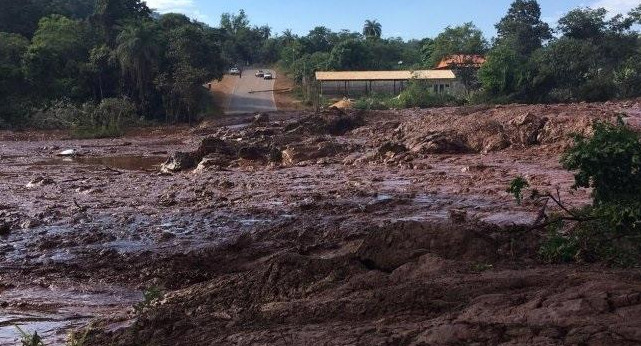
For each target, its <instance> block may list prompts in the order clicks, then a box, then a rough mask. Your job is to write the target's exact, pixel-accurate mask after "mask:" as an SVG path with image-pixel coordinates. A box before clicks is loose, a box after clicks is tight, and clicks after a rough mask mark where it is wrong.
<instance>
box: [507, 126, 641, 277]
mask: <svg viewBox="0 0 641 346" xmlns="http://www.w3.org/2000/svg"><path fill="white" fill-rule="evenodd" d="M561 163H562V164H563V166H564V167H565V168H567V169H568V170H570V171H573V172H574V173H575V184H574V186H573V188H575V189H578V188H591V189H592V198H593V201H592V204H591V205H589V206H587V207H584V208H581V209H573V208H570V207H568V206H566V205H564V204H563V203H562V201H561V198H560V196H559V194H558V191H557V194H556V196H555V195H554V194H550V193H549V192H544V193H541V192H539V191H536V190H534V191H532V194H531V197H532V199H534V200H535V201H536V200H538V201H539V202H541V204H542V205H543V206H544V208H545V206H547V205H548V204H549V201H550V200H552V201H554V204H555V205H556V206H558V207H560V209H561V213H557V214H554V215H551V216H550V217H549V219H548V220H549V221H548V222H547V223H546V225H547V226H548V230H549V236H548V239H547V240H546V241H545V242H543V244H542V246H541V249H540V254H541V256H542V257H543V259H545V260H547V261H550V262H569V261H585V262H590V261H605V262H608V263H611V264H615V265H619V266H632V265H634V266H637V265H640V264H641V142H640V138H639V134H638V133H636V132H634V131H632V130H630V129H629V128H628V127H627V126H626V125H625V124H624V123H623V121H621V120H620V119H619V122H618V123H617V124H608V123H596V124H594V134H593V136H592V137H590V138H586V137H580V136H577V137H576V139H575V143H574V145H573V146H572V147H570V148H569V149H568V150H567V151H566V152H565V154H564V155H563V158H562V160H561ZM528 186H529V184H528V182H527V181H525V180H524V179H523V178H516V179H514V181H512V184H511V186H510V188H509V189H508V191H509V192H511V193H514V195H515V197H516V198H517V201H519V202H520V199H521V196H522V193H523V189H525V188H527V187H528Z"/></svg>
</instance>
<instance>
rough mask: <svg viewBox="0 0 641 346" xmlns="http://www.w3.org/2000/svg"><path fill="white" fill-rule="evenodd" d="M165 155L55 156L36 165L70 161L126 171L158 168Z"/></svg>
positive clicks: (50, 164) (58, 163) (51, 164)
mask: <svg viewBox="0 0 641 346" xmlns="http://www.w3.org/2000/svg"><path fill="white" fill-rule="evenodd" d="M166 159H167V158H166V157H165V156H85V157H82V156H79V157H74V158H55V159H51V160H47V161H41V162H36V163H35V164H34V165H35V166H56V165H65V164H68V163H76V164H81V165H90V166H100V167H109V168H114V169H122V170H126V171H150V170H157V169H158V168H159V167H160V165H161V164H162V163H163V162H165V160H166Z"/></svg>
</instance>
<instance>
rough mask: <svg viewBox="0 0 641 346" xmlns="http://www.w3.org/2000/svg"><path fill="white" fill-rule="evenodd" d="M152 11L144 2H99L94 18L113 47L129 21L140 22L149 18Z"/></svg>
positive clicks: (119, 0) (131, 0) (109, 0)
mask: <svg viewBox="0 0 641 346" xmlns="http://www.w3.org/2000/svg"><path fill="white" fill-rule="evenodd" d="M150 15H151V10H150V9H149V7H147V4H146V3H145V2H144V1H142V0H97V1H96V10H95V12H94V14H93V16H92V22H93V23H95V24H96V25H97V26H98V28H99V29H100V31H101V32H102V36H103V37H104V39H105V40H106V42H107V43H108V44H109V45H110V46H113V45H114V44H115V43H116V38H117V36H118V33H119V31H120V28H121V27H122V26H123V25H124V24H125V22H127V21H140V20H143V19H147V18H149V17H150Z"/></svg>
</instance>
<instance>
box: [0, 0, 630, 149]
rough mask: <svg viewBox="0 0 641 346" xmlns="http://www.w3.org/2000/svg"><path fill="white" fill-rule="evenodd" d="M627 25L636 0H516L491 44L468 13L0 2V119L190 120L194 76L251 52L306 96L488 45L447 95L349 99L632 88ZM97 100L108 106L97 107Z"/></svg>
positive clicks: (368, 105) (203, 79)
mask: <svg viewBox="0 0 641 346" xmlns="http://www.w3.org/2000/svg"><path fill="white" fill-rule="evenodd" d="M635 24H637V25H636V26H635ZM638 24H641V6H640V7H637V8H636V9H635V10H633V11H631V12H630V13H629V14H627V15H617V16H614V17H611V18H610V17H609V16H608V14H607V12H606V10H604V9H590V8H578V9H575V10H572V11H570V12H569V13H567V14H565V15H564V16H563V17H562V18H561V19H560V20H559V21H558V26H557V27H556V28H554V29H553V28H551V27H550V26H549V25H548V24H547V23H545V22H543V21H542V20H541V10H540V7H539V4H538V3H537V1H535V0H516V1H514V3H513V4H512V5H511V7H510V9H509V11H508V13H507V14H506V15H505V17H503V18H502V19H501V20H500V22H499V23H497V24H496V28H497V30H498V36H497V37H496V38H494V39H492V40H491V42H492V43H491V44H490V43H489V42H490V40H488V39H487V38H485V37H483V34H482V32H481V31H480V30H479V29H478V28H477V27H476V26H475V25H474V24H473V23H464V24H461V25H454V26H450V27H447V28H445V30H444V31H443V32H442V33H440V34H439V35H437V36H436V37H434V38H430V37H426V38H423V39H420V40H419V39H414V40H408V41H406V40H403V39H401V38H399V37H387V38H386V37H384V26H383V25H382V23H379V22H378V21H376V20H372V19H368V20H367V21H365V23H364V26H363V30H362V32H352V31H348V30H342V31H339V32H335V31H332V30H330V29H329V28H326V27H323V26H319V27H316V28H313V29H312V30H310V32H309V33H308V34H307V35H305V36H299V35H296V34H294V33H292V32H291V31H290V30H286V31H284V32H282V33H272V31H271V29H270V28H269V27H268V26H260V27H258V26H252V25H251V24H250V20H249V18H248V17H247V15H246V14H245V12H244V11H240V12H239V13H224V14H222V15H221V19H220V24H219V25H218V26H217V27H210V26H208V25H206V24H204V23H201V22H198V21H196V20H192V19H190V18H188V17H186V16H184V15H182V14H175V13H169V14H163V15H159V14H157V13H154V12H153V10H152V9H150V8H149V7H148V6H147V5H146V3H145V2H144V1H142V0H98V1H97V2H94V1H89V0H56V1H54V0H44V1H35V0H25V1H3V2H0V72H1V73H0V128H7V127H32V128H34V127H35V128H39V127H44V128H49V127H51V126H53V125H54V124H55V125H56V126H58V127H66V128H70V129H73V131H74V133H76V135H77V136H80V137H84V136H96V137H103V136H118V135H120V134H121V133H122V132H123V129H124V127H125V126H126V124H125V123H124V122H123V118H122V116H123V115H126V116H127V117H131V118H135V119H138V120H143V121H144V122H165V123H173V122H192V121H194V120H196V119H198V118H200V117H202V116H204V115H206V114H208V113H210V112H211V110H212V109H214V108H215V107H213V106H212V102H213V100H212V98H211V94H210V93H208V92H207V91H206V89H205V88H203V84H205V83H207V82H209V81H211V80H214V79H219V78H221V77H222V75H223V73H224V72H225V70H226V69H227V68H229V67H230V66H234V65H237V66H240V67H242V66H245V65H247V64H259V63H260V64H267V65H277V66H279V67H280V69H281V70H283V71H285V72H286V73H287V74H288V75H289V76H290V77H291V78H292V79H293V80H294V81H295V83H296V84H297V85H298V88H297V91H296V93H297V94H298V95H299V96H300V98H301V99H302V101H304V102H306V103H307V104H312V103H313V98H314V97H315V95H316V94H317V90H316V88H315V84H314V83H313V77H314V72H316V71H318V70H393V69H410V70H413V69H430V68H434V67H435V66H436V64H438V63H439V61H441V59H443V58H445V57H448V56H450V55H453V54H470V55H473V54H479V55H485V56H486V57H487V63H485V64H484V65H483V67H482V68H481V69H480V70H479V71H477V70H476V69H470V68H468V67H466V66H465V65H464V64H462V65H461V66H454V67H455V70H456V71H457V74H458V77H459V79H460V80H461V81H462V82H463V84H464V86H465V90H466V92H465V94H464V95H459V100H451V99H450V98H445V99H442V98H439V97H436V96H434V95H430V93H429V91H428V90H424V89H421V88H422V87H421V85H419V84H418V83H413V85H411V86H410V88H408V89H407V90H406V91H405V92H403V93H402V94H401V95H400V97H398V98H391V97H389V96H383V95H373V96H368V97H366V98H364V99H363V100H359V101H357V105H358V107H359V108H365V109H377V108H402V107H431V106H438V105H443V104H451V103H507V102H531V103H534V102H546V103H547V102H573V101H602V100H609V99H614V98H628V97H635V96H638V95H641V40H640V39H639V32H638V30H635V29H637V28H638ZM116 100H117V101H116ZM104 102H107V103H108V104H109V108H110V109H111V110H112V112H109V113H108V115H107V116H108V117H113V118H109V119H104V118H103V117H104V116H105V113H104V112H102V111H101V110H100V109H102V108H103V107H106V106H103V104H104ZM61 105H64V107H62V108H61ZM131 106H133V110H134V114H133V116H130V115H131V114H130V113H131V109H132V108H131ZM79 110H82V111H81V112H79ZM64 113H69V114H64ZM80 113H82V114H84V115H82V116H80V118H77V117H76V115H77V114H80ZM85 116H86V117H88V118H89V119H84V118H83V117H85ZM49 118H50V119H49ZM74 118H75V120H74ZM129 123H132V122H129Z"/></svg>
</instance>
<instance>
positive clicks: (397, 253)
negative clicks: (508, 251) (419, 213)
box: [357, 222, 498, 272]
mask: <svg viewBox="0 0 641 346" xmlns="http://www.w3.org/2000/svg"><path fill="white" fill-rule="evenodd" d="M497 250H498V249H497V248H496V244H495V243H494V242H491V241H489V240H488V239H484V238H481V237H479V236H478V234H476V233H473V232H471V231H470V230H468V229H466V228H465V227H463V226H460V225H454V224H448V223H442V224H439V223H429V224H425V223H420V222H400V223H396V224H392V225H391V226H388V227H386V228H383V229H380V230H377V231H375V232H371V233H370V235H369V236H368V237H367V238H366V239H365V241H364V242H363V245H362V246H361V247H360V249H359V250H358V253H357V256H358V258H359V260H360V261H361V262H363V263H364V264H365V265H366V266H367V267H368V268H370V269H378V270H383V271H386V272H391V271H393V270H394V269H396V268H398V267H400V266H402V265H403V264H405V263H407V262H409V261H411V260H413V259H416V258H418V257H420V256H422V255H424V254H426V253H430V254H434V255H437V256H440V257H442V258H448V259H459V260H464V261H485V262H487V261H492V260H494V259H496V257H497Z"/></svg>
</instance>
